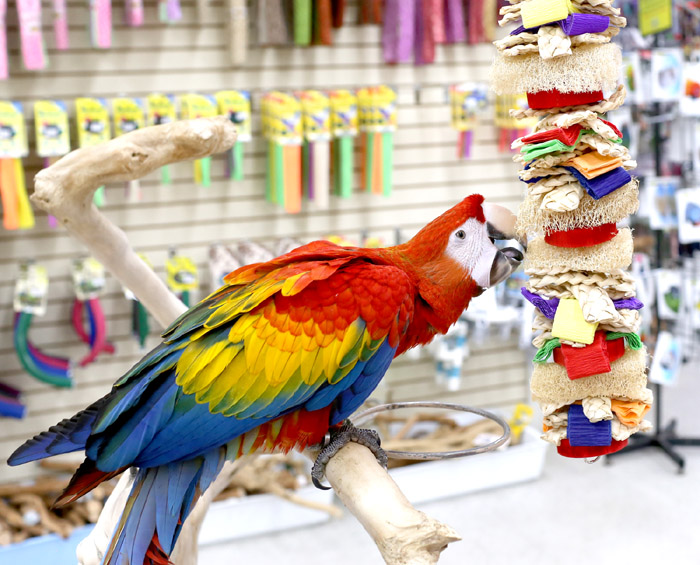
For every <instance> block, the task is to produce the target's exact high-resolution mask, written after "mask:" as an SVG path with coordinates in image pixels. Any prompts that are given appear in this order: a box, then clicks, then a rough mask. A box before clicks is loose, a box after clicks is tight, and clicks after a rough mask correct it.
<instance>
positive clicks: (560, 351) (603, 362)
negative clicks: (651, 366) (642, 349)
mask: <svg viewBox="0 0 700 565" xmlns="http://www.w3.org/2000/svg"><path fill="white" fill-rule="evenodd" d="M606 335H607V332H604V331H599V332H596V333H595V336H594V338H593V343H592V344H590V345H587V346H586V347H572V346H570V345H562V346H561V347H557V348H556V349H555V350H554V362H555V363H557V364H559V365H563V366H564V367H566V373H567V375H568V376H569V378H570V379H571V380H575V379H580V378H583V377H590V376H591V375H602V374H604V373H609V372H610V370H611V367H610V364H611V363H613V362H614V361H617V360H618V359H619V358H620V357H622V356H623V355H624V354H625V339H624V338H622V337H619V338H617V339H613V340H611V341H607V340H606V339H605V337H606ZM603 355H604V356H605V357H604V358H603Z"/></svg>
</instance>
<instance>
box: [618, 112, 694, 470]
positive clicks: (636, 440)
mask: <svg viewBox="0 0 700 565" xmlns="http://www.w3.org/2000/svg"><path fill="white" fill-rule="evenodd" d="M664 119H665V118H664V116H663V115H662V112H661V104H660V103H659V102H654V104H653V106H652V113H651V114H650V117H649V122H651V123H652V125H653V128H654V133H653V145H654V169H655V170H654V172H655V174H656V176H657V177H660V176H661V175H662V162H661V155H662V148H663V143H664V142H665V141H666V140H665V139H663V138H662V136H661V124H662V123H663V121H664ZM654 243H655V245H654V258H653V262H652V266H653V267H654V268H660V267H661V266H662V263H663V252H662V247H663V231H662V230H654ZM653 311H654V318H655V319H656V321H657V322H656V326H655V329H654V343H655V344H656V342H657V340H658V337H659V329H660V321H659V306H658V300H657V301H654V307H653ZM685 360H686V359H683V362H685ZM653 386H654V433H653V434H635V435H633V436H632V437H631V438H630V443H629V445H628V446H627V447H626V448H625V449H623V450H622V451H618V452H617V453H611V454H609V455H606V456H605V462H606V464H609V463H610V461H611V459H610V458H611V457H619V456H620V455H624V454H626V453H633V452H635V451H640V450H642V449H646V448H650V447H654V448H659V449H661V450H662V451H663V452H664V453H665V454H666V455H667V456H668V457H670V458H671V460H672V461H673V462H674V463H675V464H676V466H677V470H678V473H679V474H682V473H683V472H684V471H685V459H684V457H683V456H682V455H681V454H680V453H678V451H676V450H675V449H674V448H675V447H676V446H679V445H680V446H697V447H700V438H689V437H680V436H679V435H678V434H677V432H676V425H677V420H676V418H672V419H671V420H670V421H669V422H668V423H667V424H665V425H663V424H662V422H663V418H662V407H661V405H662V403H663V386H662V385H660V384H656V383H654V385H653Z"/></svg>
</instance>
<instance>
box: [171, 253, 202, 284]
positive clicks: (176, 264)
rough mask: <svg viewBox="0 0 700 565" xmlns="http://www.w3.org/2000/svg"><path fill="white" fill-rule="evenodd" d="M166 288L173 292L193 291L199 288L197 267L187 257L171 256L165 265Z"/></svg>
mask: <svg viewBox="0 0 700 565" xmlns="http://www.w3.org/2000/svg"><path fill="white" fill-rule="evenodd" d="M165 271H166V275H167V282H168V287H169V288H170V290H172V291H173V292H184V291H185V290H195V289H196V288H197V287H198V286H199V280H198V278H197V267H196V266H195V264H194V263H193V262H192V260H191V259H190V258H189V257H185V256H184V255H173V256H172V257H170V258H169V259H168V260H167V261H166V263H165Z"/></svg>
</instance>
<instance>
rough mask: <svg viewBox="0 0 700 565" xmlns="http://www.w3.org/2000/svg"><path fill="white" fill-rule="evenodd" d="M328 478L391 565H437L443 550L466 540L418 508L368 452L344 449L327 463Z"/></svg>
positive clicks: (351, 446)
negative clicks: (412, 504)
mask: <svg viewBox="0 0 700 565" xmlns="http://www.w3.org/2000/svg"><path fill="white" fill-rule="evenodd" d="M326 478H327V479H328V482H329V483H330V484H331V485H332V486H333V489H334V490H335V492H336V494H337V495H338V497H339V498H340V500H342V501H343V504H345V506H346V507H347V509H348V510H349V511H350V512H351V513H352V514H353V515H354V516H355V517H356V518H357V519H358V520H359V521H360V523H361V524H362V526H363V527H364V528H365V530H367V533H368V534H369V535H370V536H371V537H372V539H373V540H374V542H375V543H376V544H377V547H378V548H379V551H380V552H381V554H382V557H384V561H386V563H387V564H388V565H409V564H410V565H430V564H433V563H437V562H438V559H439V558H440V553H441V552H442V550H443V549H445V548H446V547H447V545H448V544H449V543H452V542H454V541H459V540H460V539H461V538H460V537H459V534H457V532H455V531H454V530H453V529H452V528H450V527H449V526H447V525H445V524H443V523H441V522H438V521H437V520H435V519H434V518H431V517H429V516H427V515H426V514H424V513H423V512H420V511H419V510H416V509H415V508H413V506H411V503H410V502H409V501H408V499H407V498H406V497H405V496H404V494H403V493H402V492H401V490H399V487H398V486H397V485H396V483H395V482H394V480H393V479H392V478H391V477H390V476H389V474H388V473H387V472H386V471H385V470H384V469H383V468H382V467H381V466H380V465H379V463H377V460H376V459H375V457H374V455H373V454H372V453H371V452H370V450H369V449H367V448H366V447H363V446H361V445H358V444H356V443H351V444H348V445H346V446H345V447H343V448H342V449H341V450H340V451H339V452H338V453H337V454H336V455H335V457H333V458H332V459H331V460H330V462H329V463H328V466H327V467H326Z"/></svg>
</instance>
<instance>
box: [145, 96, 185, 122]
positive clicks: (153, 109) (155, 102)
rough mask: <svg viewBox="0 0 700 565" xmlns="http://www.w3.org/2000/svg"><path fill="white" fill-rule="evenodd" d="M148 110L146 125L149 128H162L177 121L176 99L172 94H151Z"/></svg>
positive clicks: (148, 100)
mask: <svg viewBox="0 0 700 565" xmlns="http://www.w3.org/2000/svg"><path fill="white" fill-rule="evenodd" d="M146 108H147V117H146V123H147V124H148V125H149V126H160V125H163V124H169V123H171V122H174V121H175V120H177V108H176V107H175V97H174V96H172V95H171V94H150V95H149V96H148V98H147V99H146Z"/></svg>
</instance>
